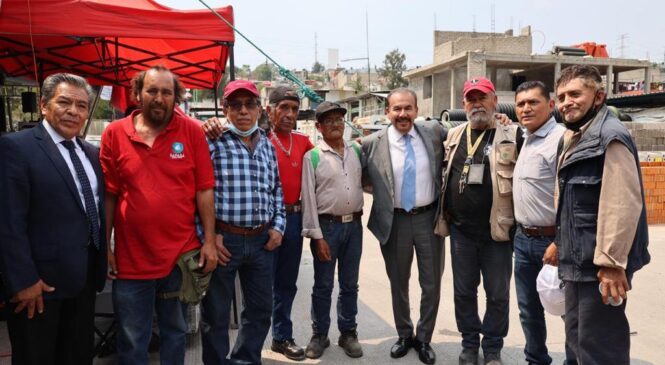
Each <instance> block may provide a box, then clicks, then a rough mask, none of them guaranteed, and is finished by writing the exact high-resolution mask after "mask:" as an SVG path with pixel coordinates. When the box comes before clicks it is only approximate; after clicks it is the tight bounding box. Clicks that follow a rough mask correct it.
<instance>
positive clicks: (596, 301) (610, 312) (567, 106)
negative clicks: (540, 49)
mask: <svg viewBox="0 0 665 365" xmlns="http://www.w3.org/2000/svg"><path fill="white" fill-rule="evenodd" d="M556 97H557V101H558V105H557V108H558V109H559V112H560V113H561V115H562V116H563V118H564V121H565V126H566V128H567V129H568V130H567V131H566V132H565V133H564V136H563V140H562V142H561V143H560V146H559V160H558V172H557V182H558V185H557V186H556V188H557V189H556V191H555V202H556V205H557V217H556V226H557V232H556V239H555V242H556V244H557V247H558V251H559V277H560V278H561V280H562V281H563V282H564V283H565V290H566V315H565V322H566V342H567V344H568V345H569V346H570V347H571V348H572V350H573V351H574V352H575V354H576V355H577V359H578V361H579V362H580V364H592V365H593V364H617V365H624V364H626V365H627V364H629V363H630V337H629V336H630V329H629V326H628V319H627V318H626V313H625V309H626V301H627V292H628V291H629V290H630V289H631V279H632V276H633V274H634V272H635V271H637V270H639V269H640V268H641V267H642V266H644V265H646V264H648V263H649V261H650V256H649V252H648V250H647V246H648V228H647V220H646V208H645V204H644V192H643V190H642V176H641V172H640V166H639V159H638V156H637V148H636V147H635V144H634V142H633V140H632V138H631V136H630V134H629V133H628V131H627V130H626V128H625V127H624V126H623V125H622V124H621V122H619V120H618V119H617V118H616V117H615V116H614V115H613V114H612V113H611V112H610V111H609V110H608V108H607V106H606V105H605V92H604V90H603V88H602V79H601V77H600V72H598V69H596V68H595V67H593V66H585V65H576V66H571V67H568V68H566V69H564V70H563V71H562V72H561V76H560V77H559V79H558V80H557V82H556ZM599 291H600V293H599ZM609 304H611V305H609Z"/></svg>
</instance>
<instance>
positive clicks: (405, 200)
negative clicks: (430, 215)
mask: <svg viewBox="0 0 665 365" xmlns="http://www.w3.org/2000/svg"><path fill="white" fill-rule="evenodd" d="M402 138H404V147H405V154H404V170H402V209H404V210H406V211H407V212H409V211H411V209H413V207H414V205H415V204H416V153H415V151H414V150H413V146H412V145H411V138H412V137H411V135H409V134H405V135H404V136H403V137H402Z"/></svg>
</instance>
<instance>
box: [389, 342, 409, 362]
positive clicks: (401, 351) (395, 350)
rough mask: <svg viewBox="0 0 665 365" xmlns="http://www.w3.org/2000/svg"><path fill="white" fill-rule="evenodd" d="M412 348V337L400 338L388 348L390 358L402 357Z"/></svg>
mask: <svg viewBox="0 0 665 365" xmlns="http://www.w3.org/2000/svg"><path fill="white" fill-rule="evenodd" d="M412 347H413V337H400V338H398V339H397V342H395V344H394V345H393V347H391V348H390V357H392V358H394V359H397V358H400V357H404V355H406V354H407V353H408V352H409V349H411V348H412Z"/></svg>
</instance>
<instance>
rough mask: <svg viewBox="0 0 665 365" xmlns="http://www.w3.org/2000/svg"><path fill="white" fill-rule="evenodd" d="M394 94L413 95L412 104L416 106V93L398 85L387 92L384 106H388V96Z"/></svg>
mask: <svg viewBox="0 0 665 365" xmlns="http://www.w3.org/2000/svg"><path fill="white" fill-rule="evenodd" d="M394 94H409V95H411V96H412V97H413V102H414V103H415V104H414V106H415V107H418V96H417V95H416V92H415V91H413V90H411V89H409V88H406V87H398V88H397V89H393V90H392V91H390V92H389V93H388V96H387V97H386V106H390V97H391V96H393V95H394Z"/></svg>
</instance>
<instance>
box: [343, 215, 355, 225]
mask: <svg viewBox="0 0 665 365" xmlns="http://www.w3.org/2000/svg"><path fill="white" fill-rule="evenodd" d="M349 222H353V213H351V214H347V215H343V216H342V223H349Z"/></svg>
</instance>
